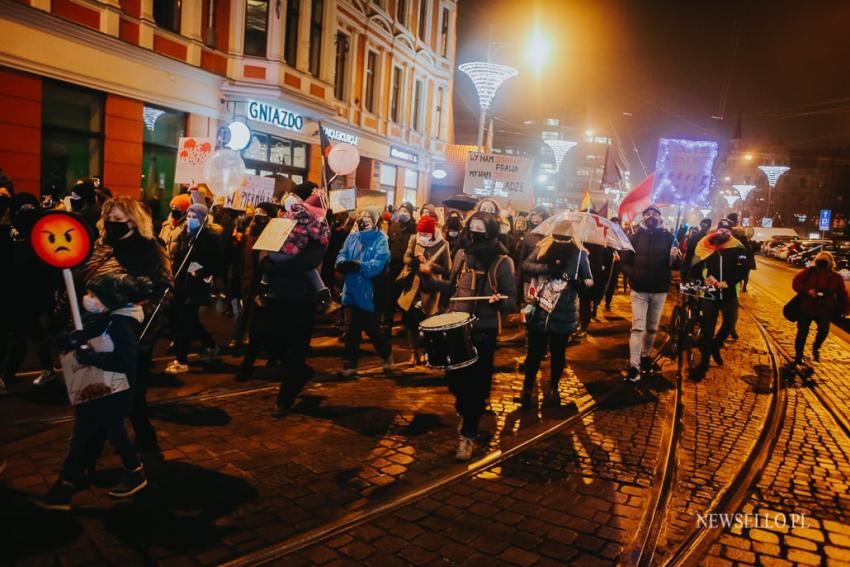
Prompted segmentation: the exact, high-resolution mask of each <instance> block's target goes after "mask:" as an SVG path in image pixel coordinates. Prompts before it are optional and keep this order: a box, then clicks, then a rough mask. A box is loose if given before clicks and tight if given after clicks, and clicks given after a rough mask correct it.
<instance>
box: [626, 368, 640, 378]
mask: <svg viewBox="0 0 850 567" xmlns="http://www.w3.org/2000/svg"><path fill="white" fill-rule="evenodd" d="M626 380H628V381H629V382H640V368H638V367H637V366H629V369H628V370H627V371H626Z"/></svg>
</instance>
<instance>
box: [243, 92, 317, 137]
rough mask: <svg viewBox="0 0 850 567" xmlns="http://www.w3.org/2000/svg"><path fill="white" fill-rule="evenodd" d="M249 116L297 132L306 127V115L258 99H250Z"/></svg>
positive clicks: (257, 120)
mask: <svg viewBox="0 0 850 567" xmlns="http://www.w3.org/2000/svg"><path fill="white" fill-rule="evenodd" d="M248 118H250V119H251V120H254V121H256V122H264V123H266V124H271V125H272V126H277V127H278V128H285V129H287V130H295V131H296V132H300V131H301V130H303V129H304V117H303V116H301V115H300V114H295V113H294V112H291V111H289V110H286V109H284V108H280V107H278V106H272V105H271V104H266V103H264V102H257V101H256V100H249V101H248Z"/></svg>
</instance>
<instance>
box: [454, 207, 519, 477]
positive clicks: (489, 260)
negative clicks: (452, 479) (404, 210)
mask: <svg viewBox="0 0 850 567" xmlns="http://www.w3.org/2000/svg"><path fill="white" fill-rule="evenodd" d="M464 231H465V232H466V233H467V235H465V236H464V237H463V238H464V240H465V241H467V242H469V244H467V245H466V247H465V248H462V249H461V250H458V252H457V254H456V255H455V257H454V259H453V261H452V270H451V273H450V274H449V277H448V279H447V280H445V281H444V282H443V283H442V285H443V287H444V289H445V291H446V292H447V293H448V294H449V295H451V296H452V299H456V300H457V301H453V302H452V303H451V305H450V310H452V311H462V312H465V313H470V314H472V315H475V316H476V317H477V319H476V321H475V322H474V323H473V330H472V344H473V345H474V346H475V348H476V349H477V351H478V360H477V361H476V362H475V363H474V364H472V365H470V366H467V367H466V368H461V369H458V370H450V371H448V372H447V373H446V378H447V380H448V382H449V389H450V390H451V392H452V393H453V394H454V396H455V409H456V410H457V413H458V414H459V415H460V416H461V424H460V437H459V438H458V447H457V451H456V452H455V458H456V459H458V460H459V461H468V460H469V459H470V458H472V454H473V452H474V450H475V439H476V437H477V435H478V425H479V421H480V420H481V416H482V415H483V413H484V408H485V405H486V401H487V399H488V398H489V396H490V388H491V386H492V382H493V357H494V355H495V352H496V341H497V338H498V335H499V331H500V329H501V321H502V318H503V316H506V315H507V314H508V313H509V312H510V311H511V309H512V307H513V306H515V305H516V279H515V276H514V264H513V260H511V258H510V257H509V256H508V251H507V250H506V249H505V247H504V246H503V245H502V243H501V242H499V221H498V220H497V219H496V217H494V216H493V215H491V214H488V213H484V212H481V211H478V212H475V213H473V214H472V216H471V217H470V218H469V220H468V221H467V224H466V228H465V229H464ZM481 296H486V297H489V299H488V300H486V301H472V300H467V301H464V300H463V298H465V297H481Z"/></svg>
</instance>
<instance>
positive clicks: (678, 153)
mask: <svg viewBox="0 0 850 567" xmlns="http://www.w3.org/2000/svg"><path fill="white" fill-rule="evenodd" d="M716 157H717V142H708V141H693V140H675V139H671V138H661V139H660V140H659V141H658V159H657V160H656V162H655V172H656V173H655V186H654V187H653V192H652V202H653V203H664V204H667V205H688V206H693V205H701V204H705V203H708V201H709V195H710V193H711V175H712V169H713V168H714V160H715V158H716Z"/></svg>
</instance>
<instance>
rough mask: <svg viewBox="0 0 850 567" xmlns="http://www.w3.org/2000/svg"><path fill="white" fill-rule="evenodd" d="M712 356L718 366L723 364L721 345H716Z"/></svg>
mask: <svg viewBox="0 0 850 567" xmlns="http://www.w3.org/2000/svg"><path fill="white" fill-rule="evenodd" d="M711 358H712V359H714V362H715V363H717V366H723V357H722V356H720V347H715V349H714V350H713V351H711Z"/></svg>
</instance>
